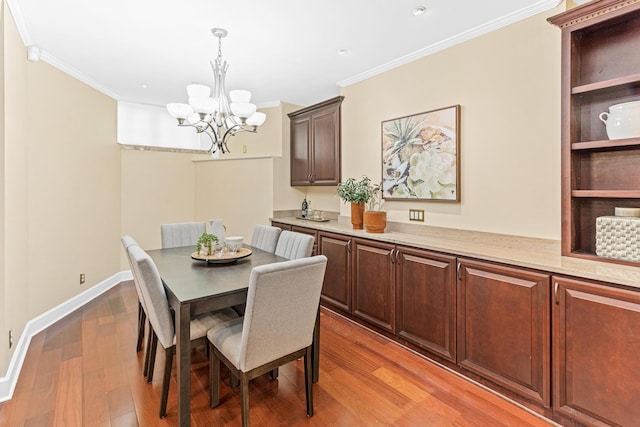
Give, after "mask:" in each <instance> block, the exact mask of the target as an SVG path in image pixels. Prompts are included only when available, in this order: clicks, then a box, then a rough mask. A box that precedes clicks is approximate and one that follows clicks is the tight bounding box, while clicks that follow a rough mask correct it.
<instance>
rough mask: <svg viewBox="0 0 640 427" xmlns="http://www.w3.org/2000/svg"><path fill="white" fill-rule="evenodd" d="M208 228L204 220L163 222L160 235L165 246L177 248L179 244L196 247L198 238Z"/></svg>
mask: <svg viewBox="0 0 640 427" xmlns="http://www.w3.org/2000/svg"><path fill="white" fill-rule="evenodd" d="M206 230H207V225H206V224H205V223H204V222H181V223H175V224H162V225H161V226H160V235H161V237H162V247H163V248H176V247H179V246H191V245H193V247H194V248H195V247H196V244H197V243H198V238H200V236H202V233H204V232H205V231H206Z"/></svg>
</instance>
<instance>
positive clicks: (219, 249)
mask: <svg viewBox="0 0 640 427" xmlns="http://www.w3.org/2000/svg"><path fill="white" fill-rule="evenodd" d="M224 249H225V247H224V243H222V242H216V243H214V244H213V254H214V255H215V256H216V257H218V258H221V257H222V255H224Z"/></svg>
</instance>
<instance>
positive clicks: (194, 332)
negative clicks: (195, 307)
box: [173, 308, 242, 345]
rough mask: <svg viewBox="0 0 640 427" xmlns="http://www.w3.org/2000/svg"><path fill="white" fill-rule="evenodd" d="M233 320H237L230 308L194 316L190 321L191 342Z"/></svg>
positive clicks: (236, 315) (174, 341)
mask: <svg viewBox="0 0 640 427" xmlns="http://www.w3.org/2000/svg"><path fill="white" fill-rule="evenodd" d="M233 319H238V314H237V313H236V312H235V311H233V309H231V308H223V309H222V310H218V311H214V312H211V313H205V314H201V315H199V316H196V317H195V318H193V319H191V331H190V332H191V334H190V338H191V341H194V340H197V339H198V338H202V337H205V336H207V332H208V331H209V330H210V329H213V330H215V329H217V327H221V326H223V325H225V323H227V322H228V321H230V320H233ZM240 320H242V319H240ZM173 344H174V345H175V344H176V338H175V336H174V338H173Z"/></svg>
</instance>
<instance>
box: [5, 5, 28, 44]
mask: <svg viewBox="0 0 640 427" xmlns="http://www.w3.org/2000/svg"><path fill="white" fill-rule="evenodd" d="M6 3H7V6H8V7H9V12H11V16H13V21H14V22H15V23H16V27H17V28H18V34H20V38H21V39H22V43H23V44H24V45H25V46H27V47H28V46H31V45H32V44H33V41H32V40H31V37H30V36H29V32H28V31H27V24H25V22H24V15H23V13H22V7H21V6H20V0H6Z"/></svg>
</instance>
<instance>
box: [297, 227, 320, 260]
mask: <svg viewBox="0 0 640 427" xmlns="http://www.w3.org/2000/svg"><path fill="white" fill-rule="evenodd" d="M291 231H295V232H296V233H303V234H308V235H309V236H311V237H313V250H312V251H311V256H314V255H316V254H317V253H318V232H317V231H316V230H314V229H313V228H306V227H300V226H297V225H292V226H291Z"/></svg>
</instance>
